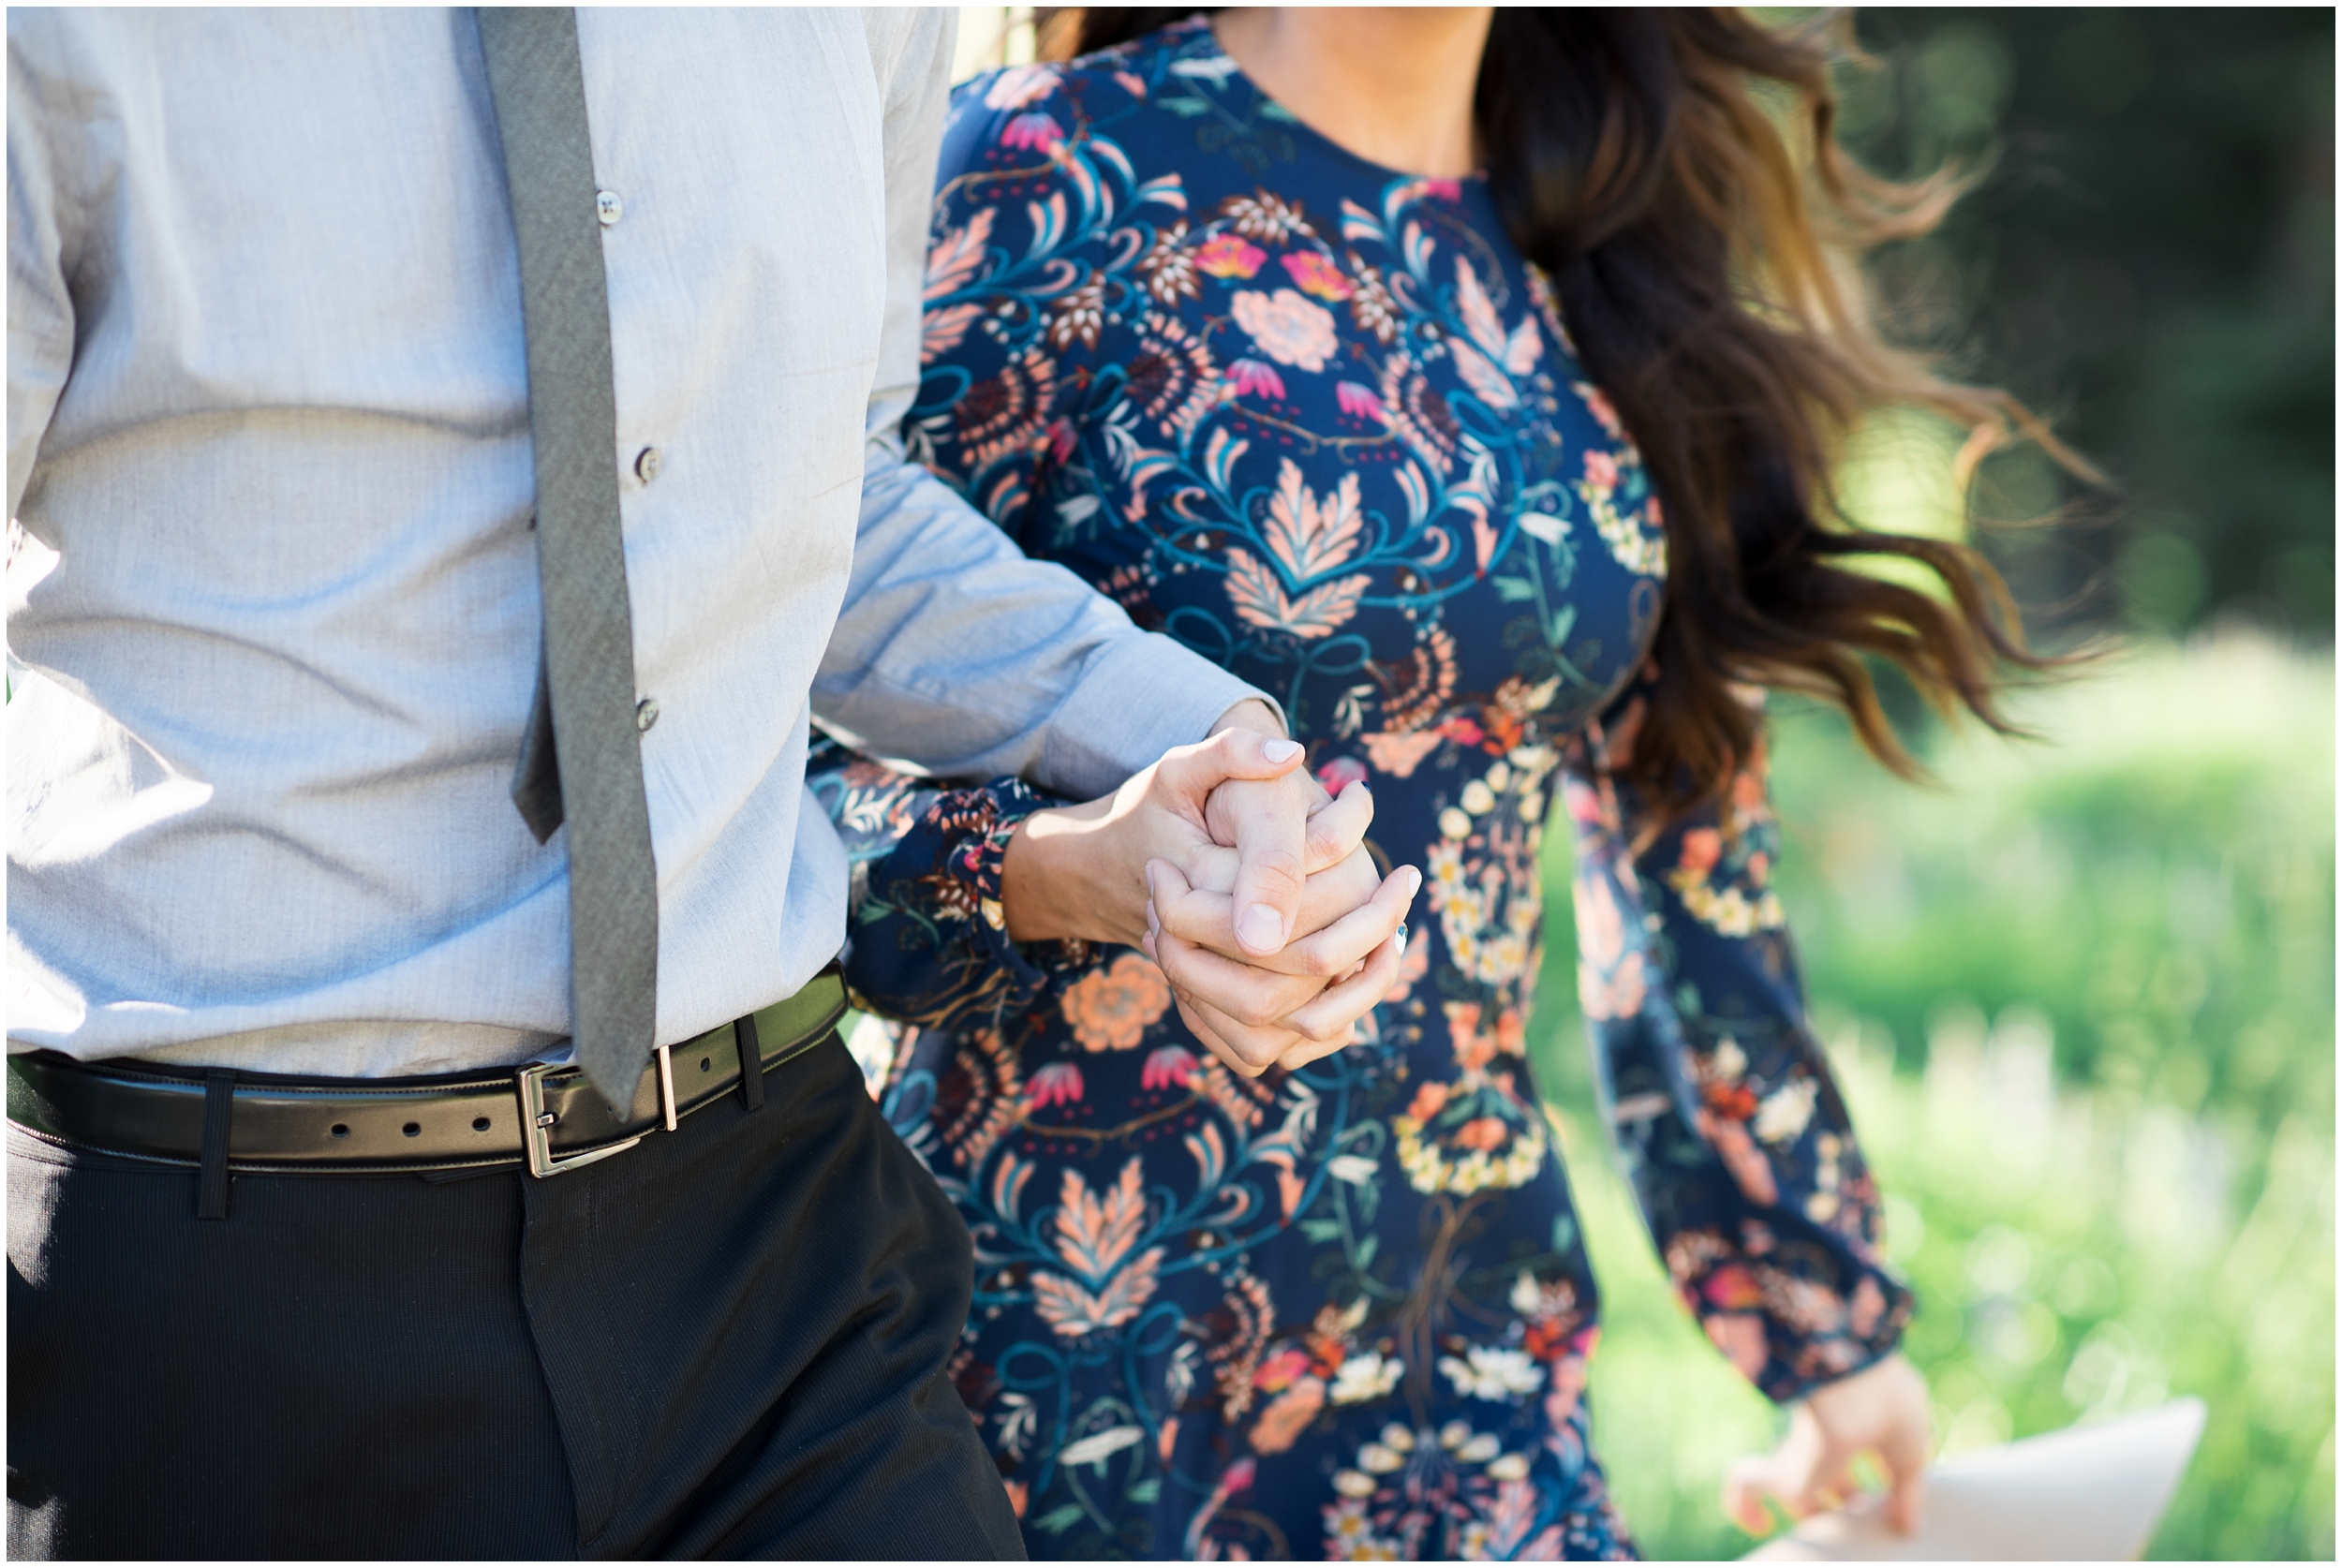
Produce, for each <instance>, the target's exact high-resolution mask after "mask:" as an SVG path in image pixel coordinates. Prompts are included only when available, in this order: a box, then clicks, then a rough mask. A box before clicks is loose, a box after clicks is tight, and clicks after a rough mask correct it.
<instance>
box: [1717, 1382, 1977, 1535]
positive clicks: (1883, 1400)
mask: <svg viewBox="0 0 2342 1568" xmlns="http://www.w3.org/2000/svg"><path fill="white" fill-rule="evenodd" d="M1930 1437H1931V1433H1930V1429H1929V1419H1928V1412H1927V1380H1926V1379H1925V1378H1923V1377H1921V1376H1920V1371H1919V1368H1916V1367H1914V1366H1912V1365H1911V1363H1910V1362H1908V1361H1906V1360H1905V1359H1904V1358H1903V1356H1902V1355H1901V1354H1894V1355H1890V1356H1886V1357H1884V1358H1882V1359H1880V1360H1878V1361H1875V1362H1873V1363H1872V1364H1871V1365H1870V1366H1868V1367H1865V1368H1862V1370H1860V1371H1859V1372H1856V1373H1855V1374H1853V1375H1852V1376H1851V1377H1845V1378H1841V1379H1839V1380H1838V1381H1837V1382H1836V1383H1825V1384H1823V1385H1822V1386H1821V1387H1819V1388H1816V1389H1815V1390H1814V1392H1813V1393H1811V1394H1809V1395H1807V1396H1806V1397H1805V1398H1804V1399H1802V1400H1801V1401H1800V1402H1799V1403H1798V1404H1797V1405H1796V1406H1795V1407H1793V1408H1792V1410H1791V1412H1790V1414H1789V1435H1788V1436H1787V1437H1786V1438H1784V1439H1783V1440H1782V1442H1781V1446H1780V1447H1778V1448H1776V1449H1774V1450H1773V1451H1772V1452H1771V1454H1770V1455H1767V1456H1765V1457H1761V1458H1757V1457H1752V1458H1746V1459H1742V1460H1741V1461H1740V1462H1739V1463H1738V1464H1735V1465H1734V1466H1733V1467H1732V1472H1731V1474H1730V1475H1729V1476H1728V1477H1727V1479H1726V1481H1725V1484H1724V1510H1725V1512H1726V1513H1727V1514H1729V1515H1730V1516H1732V1519H1733V1522H1735V1523H1736V1524H1738V1525H1739V1526H1740V1527H1741V1528H1742V1530H1745V1531H1748V1532H1749V1533H1750V1534H1751V1535H1762V1534H1764V1533H1765V1532H1767V1531H1770V1530H1771V1528H1772V1521H1771V1518H1769V1517H1768V1516H1766V1512H1765V1502H1764V1500H1765V1499H1767V1498H1771V1499H1773V1500H1774V1501H1777V1502H1779V1503H1780V1504H1781V1506H1782V1508H1783V1509H1784V1510H1786V1512H1787V1514H1788V1515H1789V1516H1790V1517H1791V1518H1794V1519H1801V1518H1804V1517H1805V1516H1807V1515H1809V1514H1815V1513H1819V1512H1821V1511H1823V1510H1825V1509H1832V1508H1842V1507H1844V1506H1845V1504H1846V1503H1847V1502H1848V1501H1851V1500H1852V1498H1853V1497H1854V1495H1855V1492H1856V1489H1857V1488H1856V1487H1855V1484H1854V1472H1853V1468H1852V1466H1853V1461H1854V1457H1855V1456H1857V1455H1858V1454H1865V1453H1868V1454H1875V1455H1877V1456H1878V1458H1879V1462H1880V1463H1881V1464H1882V1465H1883V1466H1884V1467H1885V1469H1886V1472H1887V1507H1886V1516H1887V1523H1888V1524H1889V1525H1890V1527H1892V1528H1893V1529H1894V1530H1895V1531H1898V1532H1900V1533H1902V1534H1905V1535H1908V1534H1910V1533H1912V1532H1913V1531H1916V1530H1918V1529H1919V1527H1920V1510H1921V1508H1922V1506H1923V1505H1924V1503H1925V1493H1926V1485H1927V1483H1926V1478H1925V1477H1926V1470H1927V1451H1928V1447H1929V1443H1930Z"/></svg>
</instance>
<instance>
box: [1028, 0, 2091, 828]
mask: <svg viewBox="0 0 2342 1568" xmlns="http://www.w3.org/2000/svg"><path fill="white" fill-rule="evenodd" d="M1217 8H1218V7H1064V8H1061V9H1059V10H1057V11H1055V12H1053V13H1051V14H1049V15H1048V16H1046V17H1045V20H1044V22H1043V24H1042V37H1041V52H1042V53H1043V54H1044V55H1045V57H1049V58H1060V59H1062V58H1068V57H1071V56H1073V55H1076V54H1086V53H1089V52H1091V51H1094V50H1098V49H1103V48H1106V47H1108V46H1111V45H1114V44H1119V43H1123V42H1127V41H1129V40H1131V39H1133V38H1136V37H1141V36H1143V35H1145V34H1148V33H1150V32H1153V31H1155V30H1156V29H1158V28H1161V27H1163V26H1165V25H1167V24H1169V23H1171V22H1177V21H1179V20H1181V19H1183V18H1186V17H1190V16H1193V15H1196V14H1199V12H1208V11H1210V10H1213V9H1217ZM1851 53H1852V45H1851V33H1850V30H1849V28H1848V27H1847V25H1846V23H1845V20H1844V18H1843V17H1840V18H1834V19H1825V22H1823V23H1822V24H1821V25H1819V26H1814V27H1806V28H1801V29H1791V30H1784V29H1776V28H1773V27H1769V26H1766V25H1764V24H1762V23H1760V22H1756V21H1755V20H1753V19H1752V18H1750V17H1748V16H1747V15H1745V14H1744V13H1742V11H1740V10H1737V9H1732V8H1724V7H1713V8H1708V7H1702V8H1627V9H1580V8H1545V7H1497V9H1496V13H1495V19H1494V21H1493V22H1492V23H1491V28H1490V35H1489V40H1488V45H1487V47H1486V49H1485V51H1484V52H1483V54H1482V57H1481V62H1480V76H1479V82H1478V87H1477V90H1476V94H1475V100H1474V111H1475V118H1476V120H1477V123H1478V124H1477V129H1478V131H1479V135H1480V141H1481V143H1482V147H1483V155H1484V157H1485V160H1486V167H1487V170H1488V177H1489V181H1490V188H1491V191H1492V193H1493V195H1494V196H1495V199H1496V203H1497V206H1498V209H1499V211H1500V212H1501V213H1502V214H1503V216H1504V221H1505V228H1506V229H1507V230H1508V232H1509V234H1510V236H1511V238H1512V241H1513V243H1514V244H1516V245H1518V246H1519V249H1520V252H1521V254H1522V255H1523V256H1524V257H1526V258H1527V259H1529V260H1530V261H1532V262H1534V264H1535V265H1536V266H1537V267H1539V268H1540V269H1541V270H1543V271H1544V272H1545V274H1547V275H1548V276H1549V277H1550V278H1551V280H1552V282H1553V285H1554V288H1555V293H1556V296H1557V298H1558V300H1559V302H1560V305H1561V310H1562V315H1563V318H1564V321H1565V323H1566V324H1567V326H1568V328H1569V330H1570V335H1571V337H1572V338H1573V339H1574V340H1575V342H1576V345H1577V348H1578V353H1579V359H1580V360H1581V362H1583V364H1584V366H1585V368H1586V370H1587V372H1588V374H1589V375H1590V376H1591V377H1593V380H1594V381H1596V382H1597V383H1598V384H1600V385H1601V386H1602V388H1603V389H1604V391H1605V392H1608V395H1609V397H1610V400H1611V402H1612V404H1613V405H1615V407H1617V409H1618V411H1619V414H1620V417H1621V418H1622V419H1623V421H1624V422H1625V424H1626V427H1627V430H1628V431H1629V432H1630V433H1631V434H1632V436H1634V438H1635V442H1636V444H1637V446H1638V447H1639V448H1640V449H1641V451H1642V454H1643V460H1644V462H1645V464H1646V465H1647V466H1648V470H1649V472H1650V475H1651V478H1652V481H1653V485H1654V487H1655V490H1656V492H1657V495H1658V496H1659V499H1660V502H1661V506H1662V510H1663V512H1664V519H1665V527H1666V531H1667V541H1668V582H1667V592H1666V599H1665V608H1664V611H1663V613H1662V615H1661V619H1660V624H1659V629H1658V633H1657V641H1656V643H1655V645H1654V649H1653V652H1654V655H1655V659H1656V665H1657V674H1656V678H1655V680H1654V682H1653V685H1652V687H1651V688H1650V692H1649V700H1650V701H1649V708H1648V711H1647V712H1646V714H1645V715H1644V717H1643V720H1642V723H1641V726H1640V733H1639V735H1638V738H1637V741H1636V743H1635V746H1634V747H1633V757H1632V759H1631V762H1629V763H1628V767H1629V770H1630V772H1631V775H1632V776H1633V777H1635V778H1636V779H1637V780H1638V782H1639V783H1640V784H1641V785H1642V786H1643V787H1644V788H1645V790H1646V791H1648V792H1649V793H1650V794H1651V795H1652V796H1653V798H1654V799H1656V800H1657V801H1659V802H1661V803H1664V804H1665V805H1667V806H1670V807H1674V808H1681V807H1683V806H1688V805H1690V804H1692V803H1693V802H1695V801H1697V800H1698V799H1700V798H1702V797H1705V796H1707V795H1709V794H1711V793H1712V792H1713V791H1717V790H1720V789H1721V788H1723V787H1724V785H1725V784H1726V783H1727V781H1728V780H1729V779H1730V777H1731V776H1732V774H1733V773H1734V771H1735V770H1736V769H1737V768H1738V767H1739V766H1740V765H1741V764H1742V762H1745V761H1746V760H1747V759H1749V758H1750V757H1751V756H1752V755H1753V753H1754V750H1755V748H1756V744H1757V726H1758V723H1759V717H1758V714H1757V713H1756V710H1755V709H1754V708H1753V707H1752V705H1751V704H1750V703H1747V702H1746V701H1743V700H1742V696H1741V695H1739V694H1736V691H1735V687H1736V686H1747V685H1753V686H1762V687H1771V688H1781V689H1787V690H1797V691H1802V692H1807V693H1810V694H1813V695H1816V696H1819V697H1821V698H1823V699H1825V700H1827V701H1830V702H1832V703H1836V704H1837V705H1838V706H1839V707H1841V708H1843V709H1844V710H1845V713H1846V715H1847V717H1849V718H1850V719H1851V720H1852V722H1853V726H1854V730H1855V732H1856V733H1857V734H1859V735H1860V737H1861V739H1862V742H1863V744H1864V745H1865V746H1866V747H1869V749H1870V750H1871V752H1872V753H1873V754H1874V755H1875V756H1876V757H1877V758H1878V759H1879V760H1880V761H1881V762H1885V763H1886V764H1887V765H1888V766H1890V767H1891V768H1893V769H1894V770H1895V771H1897V772H1898V773H1902V774H1904V775H1905V776H1911V775H1913V774H1916V773H1917V772H1918V771H1919V769H1918V767H1917V765H1916V763H1915V762H1913V761H1912V759H1911V757H1910V755H1909V753H1908V752H1907V751H1906V750H1905V748H1904V747H1903V745H1902V743H1901V741H1900V740H1899V739H1898V737H1897V735H1896V732H1895V728H1894V726H1893V725H1892V724H1891V723H1890V722H1889V720H1888V717H1887V716H1886V714H1885V712H1884V710H1883V709H1882V708H1881V706H1880V704H1879V700H1878V693H1877V690H1876V688H1875V686H1874V684H1873V682H1872V677H1871V670H1870V661H1871V660H1873V659H1881V660H1885V661H1888V662H1890V663H1891V664H1893V665H1896V666H1899V667H1900V668H1901V669H1902V671H1903V672H1904V673H1905V675H1906V676H1907V677H1908V678H1909V680H1910V682H1911V684H1912V685H1913V686H1914V687H1915V688H1917V689H1918V690H1919V692H1920V694H1921V695H1922V696H1924V697H1926V698H1927V699H1929V700H1930V701H1931V702H1932V703H1934V705H1935V706H1936V707H1937V708H1938V709H1939V710H1941V711H1944V712H1946V713H1948V714H1949V713H1952V712H1956V711H1957V710H1959V709H1962V708H1964V709H1965V710H1967V711H1968V712H1969V713H1972V714H1974V715H1975V716H1976V717H1979V718H1980V719H1982V720H1983V721H1984V722H1985V723H1986V724H1988V725H1990V726H1992V727H1993V728H1994V729H1995V730H1998V731H2001V732H2015V731H2016V729H2017V726H2015V725H2014V724H2012V723H2011V722H2010V721H2009V719H2008V717H2007V715H2006V714H2005V713H2004V712H2003V710H2002V708H2001V706H2000V704H1999V703H1998V701H1997V699H1996V695H1995V692H1996V688H1997V687H1998V686H1999V685H2000V684H2001V682H2002V681H2003V679H2004V678H2005V677H2007V676H2008V675H2009V674H2011V673H2017V672H2021V671H2033V670H2040V669H2043V668H2045V667H2047V666H2048V665H2050V664H2052V663H2053V662H2055V661H2054V660H2052V659H2047V658H2041V657H2040V656H2038V655H2036V654H2034V653H2032V652H2030V651H2028V650H2027V648H2026V646H2025V643H2024V638H2023V628H2022V626H2021V624H2020V622H2019V620H2018V617H2017V614H2016V611H2015V608H2014V606H2013V604H2012V603H2011V601H2010V599H2009V597H2008V591H2007V589H2006V588H2005V587H2004V586H2003V584H2002V583H2001V580H2000V577H1999V575H1998V574H1997V573H1996V572H1995V571H1994V570H1993V568H1992V566H1991V565H1990V564H1989V563H1988V562H1986V561H1985V559H1984V558H1983V557H1982V556H1981V555H1979V554H1978V553H1977V552H1976V551H1975V550H1973V549H1971V548H1969V547H1968V546H1966V545H1964V544H1960V543H1954V542H1949V541H1946V540H1938V539H1932V538H1922V537H1914V536H1911V535H1907V534H1898V533H1894V532H1891V531H1887V530H1882V529H1878V528H1875V527H1871V526H1867V525H1864V524H1863V523H1862V522H1861V521H1860V520H1857V519H1854V518H1850V517H1847V516H1845V515H1844V514H1843V513H1842V511H1841V510H1840V509H1839V507H1838V504H1837V500H1836V497H1835V496H1834V494H1833V492H1832V490H1831V482H1830V481H1831V472H1832V470H1833V468H1834V467H1835V466H1836V463H1837V460H1838V457H1839V456H1840V454H1841V452H1842V451H1843V450H1844V448H1845V442H1846V440H1847V438H1848V436H1850V435H1851V434H1852V432H1853V430H1854V428H1855V427H1856V425H1857V424H1858V422H1860V421H1861V420H1862V419H1863V418H1864V417H1865V416H1866V415H1869V414H1871V413H1873V412H1874V411H1875V410H1878V409H1881V408H1886V407H1922V408H1929V409H1933V410H1935V411H1937V412H1938V413H1940V414H1942V415H1944V416H1946V417H1948V418H1949V419H1950V420H1952V421H1955V422H1957V423H1958V424H1959V425H1960V426H1961V427H1963V428H1964V429H1967V430H1969V431H1970V432H1972V435H1971V437H1970V439H1969V440H1968V442H1967V444H1966V446H1965V447H1964V449H1963V452H1962V463H1961V465H1960V467H1961V470H1962V471H1961V473H1960V475H1959V478H1960V480H1961V482H1962V483H1963V484H1964V480H1965V470H1966V469H1967V468H1969V467H1971V466H1973V463H1974V461H1975V459H1976V458H1977V457H1979V456H1980V455H1981V454H1982V453H1983V452H1985V451H1989V450H1991V449H1992V448H1993V447H1994V446H1997V445H2000V444H2002V443H2004V442H2005V441H2007V440H2008V439H2010V438H2012V437H2013V436H2016V435H2017V434H2019V433H2023V434H2024V435H2028V436H2032V437H2034V438H2036V439H2038V440H2041V441H2043V442H2045V443H2046V444H2047V445H2048V446H2049V448H2050V449H2051V450H2052V451H2053V452H2054V453H2055V454H2056V455H2058V456H2059V458H2060V459H2061V460H2062V461H2067V462H2068V463H2069V465H2071V466H2075V467H2077V468H2078V469H2081V470H2083V471H2084V472H2086V471H2087V470H2086V466H2083V465H2081V464H2080V463H2079V461H2078V460H2075V459H2073V458H2072V457H2071V454H2069V453H2068V452H2066V451H2064V449H2063V448H2062V447H2059V446H2058V445H2057V443H2056V442H2055V441H2054V439H2053V438H2052V437H2051V436H2049V435H2048V433H2047V432H2046V431H2044V430H2042V429H2041V428H2040V426H2039V425H2038V422H2036V421H2035V420H2034V419H2033V418H2032V417H2031V416H2030V415H2029V414H2027V413H2026V411H2025V410H2024V409H2023V407H2022V406H2020V405H2019V404H2018V403H2017V402H2016V401H2015V400H2014V399H2012V398H2010V397H2008V395H2007V394H2005V393H2002V392H1994V391H1991V390H1988V389H1983V388H1977V387H1970V386H1964V385H1961V384H1959V383H1957V382H1954V381H1951V380H1948V379H1946V378H1944V377H1941V376H1939V375H1937V374H1936V373H1935V372H1934V370H1933V369H1932V368H1931V367H1930V365H1929V364H1928V362H1927V361H1926V360H1925V359H1924V358H1923V357H1922V356H1921V355H1920V354H1918V353H1916V352H1913V351H1911V350H1908V349H1905V348H1897V347H1895V346H1893V345H1891V344H1890V343H1889V342H1888V341H1887V340H1886V339H1885V338H1884V337H1883V336H1882V335H1881V334H1880V333H1879V332H1878V330H1877V328H1876V326H1875V321H1874V316H1873V312H1872V309H1871V305H1870V302H1869V299H1868V297H1867V292H1866V290H1865V288H1863V284H1862V275H1861V272H1860V258H1861V256H1862V255H1863V253H1864V252H1865V251H1867V250H1868V249H1870V248H1871V247H1872V246H1875V245H1877V244H1883V243H1885V242H1888V241H1890V240H1899V239H1908V238H1912V237H1914V236H1917V235H1920V234H1922V233H1925V232H1926V231H1927V230H1928V229H1932V228H1933V227H1934V225H1935V224H1936V223H1937V222H1938V221H1939V220H1940V219H1941V218H1942V216H1943V215H1944V214H1945V212H1946V211H1947V210H1948V209H1949V207H1950V205H1951V203H1952V202H1953V200H1955V199H1956V198H1957V197H1958V196H1959V194H1960V192H1961V190H1962V188H1963V184H1964V182H1963V180H1962V179H1961V178H1960V177H1959V176H1957V175H1955V174H1953V173H1950V172H1943V173H1938V174H1936V175H1934V176H1932V177H1930V178H1927V179H1922V180H1918V181H1912V182H1907V183H1906V182H1895V181H1890V180H1886V179H1882V178H1880V177H1878V176H1875V175H1874V174H1871V173H1869V172H1867V171H1866V170H1862V169H1861V168H1860V167H1859V166H1858V165H1857V164H1856V163H1855V162H1854V161H1853V159H1852V158H1850V157H1849V156H1848V155H1846V154H1845V152H1844V151H1843V150H1842V149H1841V148H1840V147H1839V145H1838V143H1837V141H1836V137H1835V128H1836V117H1837V98H1836V96H1835V94H1834V92H1833V91H1832V88H1831V67H1832V66H1833V64H1834V63H1835V62H1836V61H1838V60H1839V59H1842V58H1845V57H1848V56H1849V55H1850V54H1851ZM1866 555H1867V556H1874V557H1876V556H1899V557H1902V558H1903V559H1905V560H1906V561H1912V562H1917V563H1919V564H1920V566H1921V567H1923V568H1925V569H1927V570H1929V571H1932V572H1933V574H1934V577H1935V578H1936V579H1937V580H1939V581H1940V583H1941V584H1942V592H1941V593H1940V594H1929V593H1925V592H1921V591H1919V590H1918V589H1915V588H1912V587H1908V586H1905V585H1903V584H1900V583H1896V582H1892V581H1889V580H1886V579H1885V578H1883V577H1882V576H1879V575H1875V574H1872V573H1869V572H1865V571H1863V570H1859V569H1858V567H1857V566H1856V563H1857V562H1858V560H1859V558H1860V557H1862V556H1866Z"/></svg>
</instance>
